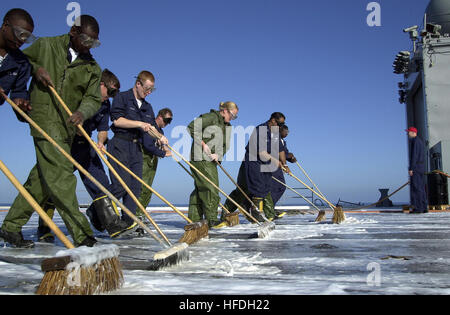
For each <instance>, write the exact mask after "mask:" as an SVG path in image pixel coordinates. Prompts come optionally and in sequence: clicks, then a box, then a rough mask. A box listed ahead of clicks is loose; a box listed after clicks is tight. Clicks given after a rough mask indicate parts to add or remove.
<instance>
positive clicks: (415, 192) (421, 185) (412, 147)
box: [406, 127, 428, 213]
mask: <svg viewBox="0 0 450 315" xmlns="http://www.w3.org/2000/svg"><path fill="white" fill-rule="evenodd" d="M406 131H407V132H408V138H409V176H410V178H411V188H410V195H411V206H412V208H413V210H412V211H411V213H427V212H428V198H427V193H426V190H425V145H424V143H423V141H422V139H420V138H419V137H418V136H417V128H415V127H410V128H409V129H407V130H406Z"/></svg>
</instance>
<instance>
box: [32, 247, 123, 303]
mask: <svg viewBox="0 0 450 315" xmlns="http://www.w3.org/2000/svg"><path fill="white" fill-rule="evenodd" d="M63 255H66V256H63ZM56 256H57V257H55V258H50V259H46V260H44V261H43V262H42V270H43V271H44V272H45V274H44V277H43V278H42V281H41V283H40V285H39V288H38V289H37V291H36V294H39V295H91V294H100V293H106V292H111V291H114V290H117V289H119V288H120V287H121V286H122V284H123V273H122V265H121V263H120V261H119V258H118V256H119V248H118V247H117V246H116V245H104V246H97V247H93V248H87V247H80V248H76V249H71V250H68V251H60V252H58V253H57V255H56ZM61 262H62V263H61Z"/></svg>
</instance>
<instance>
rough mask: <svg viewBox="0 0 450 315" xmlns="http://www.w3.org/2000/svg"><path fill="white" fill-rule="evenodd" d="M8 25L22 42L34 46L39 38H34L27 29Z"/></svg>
mask: <svg viewBox="0 0 450 315" xmlns="http://www.w3.org/2000/svg"><path fill="white" fill-rule="evenodd" d="M6 25H7V26H9V27H11V29H12V31H13V33H14V36H15V37H16V38H17V39H18V40H20V41H21V42H24V43H27V44H32V43H33V42H34V41H36V39H37V37H36V36H34V35H33V34H32V33H31V32H29V31H27V30H26V29H24V28H22V27H20V26H16V25H11V24H9V23H6Z"/></svg>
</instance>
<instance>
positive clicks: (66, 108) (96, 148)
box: [49, 86, 172, 246]
mask: <svg viewBox="0 0 450 315" xmlns="http://www.w3.org/2000/svg"><path fill="white" fill-rule="evenodd" d="M49 88H50V90H51V91H52V92H53V94H54V95H55V97H56V98H57V99H58V101H59V103H60V104H61V105H62V107H63V108H64V110H65V111H66V112H67V114H69V115H72V112H71V111H70V109H69V107H67V105H66V103H65V102H64V101H63V99H62V98H61V97H60V96H59V95H58V93H57V92H56V90H55V89H54V88H53V87H52V86H49ZM77 127H78V130H80V132H81V133H82V134H83V136H84V137H85V138H86V140H87V141H88V142H89V144H90V145H91V146H92V147H93V148H94V150H95V152H97V154H98V155H99V156H100V158H101V159H102V160H103V162H105V164H106V166H108V168H109V169H110V170H111V172H112V173H113V174H114V176H115V177H116V178H117V180H118V181H119V183H120V184H121V185H122V186H123V188H124V189H125V191H126V192H127V193H128V195H130V196H131V198H132V199H133V201H134V202H135V203H136V205H137V206H138V207H139V208H140V209H141V210H142V212H144V214H145V216H146V217H147V219H148V220H149V221H150V223H151V224H152V225H153V226H154V227H155V229H156V230H157V231H158V233H159V234H160V235H161V237H162V238H163V239H164V240H165V241H166V242H167V244H169V245H170V246H171V245H172V244H171V243H170V241H169V239H168V238H167V236H166V235H165V234H164V233H163V231H162V230H161V229H160V228H159V226H158V225H157V224H156V222H155V221H154V220H153V219H152V217H151V216H150V214H148V212H147V211H146V210H145V208H144V206H142V204H141V203H140V202H139V200H138V199H137V197H136V196H135V195H134V194H133V192H132V191H131V189H130V188H129V187H128V186H127V184H125V182H124V181H123V179H122V178H121V177H120V175H119V174H118V173H117V172H116V170H115V169H114V168H113V167H112V165H111V164H110V163H109V161H108V160H107V159H106V158H105V156H104V155H103V154H102V152H101V151H100V149H99V148H98V147H97V146H96V145H95V143H94V141H93V140H92V139H91V137H89V135H88V134H87V132H86V131H85V130H84V128H83V126H82V125H81V124H80V125H78V126H77Z"/></svg>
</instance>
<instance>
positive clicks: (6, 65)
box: [0, 50, 31, 105]
mask: <svg viewBox="0 0 450 315" xmlns="http://www.w3.org/2000/svg"><path fill="white" fill-rule="evenodd" d="M30 76H31V65H30V63H29V61H28V59H27V57H26V56H25V55H24V54H23V53H22V52H21V51H20V50H15V51H12V52H9V53H8V55H7V56H6V58H5V60H3V62H2V65H1V66H0V86H1V87H2V88H3V90H4V91H5V94H6V95H8V94H9V93H11V95H10V98H11V99H12V100H14V99H15V98H21V99H26V100H28V99H29V95H28V89H27V84H28V80H29V79H30ZM4 102H5V99H4V98H3V97H0V105H3V103H4Z"/></svg>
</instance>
